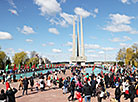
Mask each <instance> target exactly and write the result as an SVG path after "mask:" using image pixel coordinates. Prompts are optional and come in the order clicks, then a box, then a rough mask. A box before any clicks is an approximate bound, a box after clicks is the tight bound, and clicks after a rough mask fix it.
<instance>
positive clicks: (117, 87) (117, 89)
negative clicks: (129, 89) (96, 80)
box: [115, 84, 121, 102]
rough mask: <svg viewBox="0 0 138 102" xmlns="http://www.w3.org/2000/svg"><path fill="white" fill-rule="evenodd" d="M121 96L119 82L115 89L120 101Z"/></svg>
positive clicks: (117, 98)
mask: <svg viewBox="0 0 138 102" xmlns="http://www.w3.org/2000/svg"><path fill="white" fill-rule="evenodd" d="M120 97H121V90H120V86H119V85H118V84H117V85H116V89H115V98H116V100H117V101H118V102H120Z"/></svg>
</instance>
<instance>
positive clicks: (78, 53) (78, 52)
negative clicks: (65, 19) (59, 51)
mask: <svg viewBox="0 0 138 102" xmlns="http://www.w3.org/2000/svg"><path fill="white" fill-rule="evenodd" d="M79 55H80V51H79V21H78V22H77V56H79Z"/></svg>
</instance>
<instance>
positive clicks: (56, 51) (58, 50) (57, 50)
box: [52, 49, 62, 53]
mask: <svg viewBox="0 0 138 102" xmlns="http://www.w3.org/2000/svg"><path fill="white" fill-rule="evenodd" d="M52 52H54V53H61V52H62V50H60V49H52Z"/></svg>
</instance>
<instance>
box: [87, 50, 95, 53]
mask: <svg viewBox="0 0 138 102" xmlns="http://www.w3.org/2000/svg"><path fill="white" fill-rule="evenodd" d="M87 52H88V53H95V52H96V51H95V50H87Z"/></svg>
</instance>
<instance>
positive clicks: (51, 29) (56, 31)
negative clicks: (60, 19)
mask: <svg viewBox="0 0 138 102" xmlns="http://www.w3.org/2000/svg"><path fill="white" fill-rule="evenodd" d="M48 31H49V32H50V33H53V34H56V35H58V34H59V32H58V30H57V29H56V28H49V29H48Z"/></svg>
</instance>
